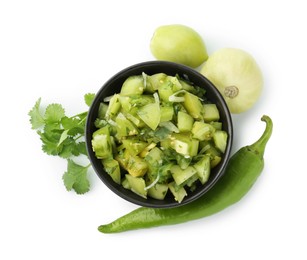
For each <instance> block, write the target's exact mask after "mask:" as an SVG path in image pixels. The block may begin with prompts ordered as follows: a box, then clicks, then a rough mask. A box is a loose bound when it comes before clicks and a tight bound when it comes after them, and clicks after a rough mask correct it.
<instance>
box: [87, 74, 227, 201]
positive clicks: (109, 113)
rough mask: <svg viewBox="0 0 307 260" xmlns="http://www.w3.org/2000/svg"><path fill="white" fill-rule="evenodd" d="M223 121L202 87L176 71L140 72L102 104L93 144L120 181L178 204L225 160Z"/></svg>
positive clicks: (145, 195)
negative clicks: (151, 73)
mask: <svg viewBox="0 0 307 260" xmlns="http://www.w3.org/2000/svg"><path fill="white" fill-rule="evenodd" d="M219 120H220V115H219V111H218V109H217V106H216V105H215V104H212V103H211V102H210V100H208V99H207V98H206V91H205V90H204V89H202V88H200V87H198V86H195V85H193V84H192V83H191V82H188V81H186V80H183V79H181V78H180V77H179V76H177V75H176V76H169V75H166V74H164V73H157V74H154V75H146V74H145V73H142V75H134V76H131V77H128V78H127V79H126V80H125V81H124V83H123V85H122V88H121V91H120V92H119V93H115V94H114V95H113V96H111V97H107V98H105V99H104V100H103V102H101V104H100V107H99V113H98V118H97V119H96V121H95V126H96V127H97V130H96V131H95V132H94V133H93V137H92V148H93V151H94V153H95V155H96V157H97V158H98V159H102V164H103V166H104V169H105V171H106V172H107V173H108V174H109V175H110V176H111V178H112V179H113V181H115V182H116V183H117V184H119V185H122V186H123V187H124V188H126V189H130V190H131V191H133V192H134V193H136V194H138V195H139V196H141V197H143V198H147V197H148V196H149V197H152V198H155V199H158V200H163V199H164V198H165V196H167V194H169V195H171V196H173V197H174V199H175V200H176V201H178V203H180V202H181V201H182V200H183V199H184V198H185V197H186V196H187V194H188V193H189V192H191V191H193V190H195V188H196V187H197V186H198V185H203V184H205V183H206V182H207V181H208V179H209V178H210V170H211V169H212V168H213V167H215V166H216V165H217V164H218V163H219V162H220V161H221V158H222V155H223V153H224V152H225V147H226V145H227V140H228V133H227V132H225V131H224V130H222V129H223V127H222V122H220V121H219Z"/></svg>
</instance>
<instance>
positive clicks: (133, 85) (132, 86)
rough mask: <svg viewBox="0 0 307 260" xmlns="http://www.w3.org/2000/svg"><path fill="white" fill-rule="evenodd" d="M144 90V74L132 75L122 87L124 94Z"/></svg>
mask: <svg viewBox="0 0 307 260" xmlns="http://www.w3.org/2000/svg"><path fill="white" fill-rule="evenodd" d="M143 92H144V79H143V76H142V75H137V76H130V77H129V78H127V79H126V80H125V81H124V83H123V85H122V88H121V91H120V94H121V95H122V96H131V95H139V94H143Z"/></svg>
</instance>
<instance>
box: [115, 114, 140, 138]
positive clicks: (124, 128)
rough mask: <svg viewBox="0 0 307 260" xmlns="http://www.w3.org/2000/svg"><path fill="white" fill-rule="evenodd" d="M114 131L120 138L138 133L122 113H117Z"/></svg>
mask: <svg viewBox="0 0 307 260" xmlns="http://www.w3.org/2000/svg"><path fill="white" fill-rule="evenodd" d="M115 122H116V131H117V134H118V135H119V136H120V137H124V136H131V135H137V134H138V133H139V130H138V128H137V127H136V126H135V125H134V124H133V123H132V122H131V121H129V120H128V119H127V118H126V117H125V116H124V115H123V114H122V113H119V114H118V115H117V117H116V120H115Z"/></svg>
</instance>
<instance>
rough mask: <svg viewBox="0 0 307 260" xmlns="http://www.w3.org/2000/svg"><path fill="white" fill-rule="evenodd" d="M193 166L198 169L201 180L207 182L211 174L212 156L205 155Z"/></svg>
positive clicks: (203, 182)
mask: <svg viewBox="0 0 307 260" xmlns="http://www.w3.org/2000/svg"><path fill="white" fill-rule="evenodd" d="M193 167H194V168H195V169H196V171H197V174H198V177H199V180H200V182H201V183H202V184H205V183H206V182H207V181H208V179H209V176H210V169H211V168H210V157H209V156H208V155H203V156H202V157H201V159H200V160H199V161H198V162H197V163H195V164H194V165H193Z"/></svg>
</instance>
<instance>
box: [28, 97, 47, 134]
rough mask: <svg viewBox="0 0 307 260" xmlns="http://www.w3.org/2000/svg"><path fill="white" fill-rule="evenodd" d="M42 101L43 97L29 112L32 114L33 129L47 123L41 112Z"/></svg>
mask: <svg viewBox="0 0 307 260" xmlns="http://www.w3.org/2000/svg"><path fill="white" fill-rule="evenodd" d="M40 103H41V98H39V99H38V100H37V101H36V103H35V105H34V107H33V108H32V109H31V110H30V112H29V113H28V115H29V116H30V123H31V125H32V129H38V128H40V127H42V126H43V125H44V124H45V120H44V117H43V116H42V114H41V112H40Z"/></svg>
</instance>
